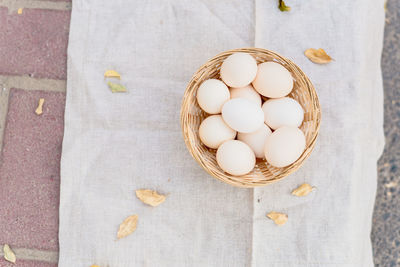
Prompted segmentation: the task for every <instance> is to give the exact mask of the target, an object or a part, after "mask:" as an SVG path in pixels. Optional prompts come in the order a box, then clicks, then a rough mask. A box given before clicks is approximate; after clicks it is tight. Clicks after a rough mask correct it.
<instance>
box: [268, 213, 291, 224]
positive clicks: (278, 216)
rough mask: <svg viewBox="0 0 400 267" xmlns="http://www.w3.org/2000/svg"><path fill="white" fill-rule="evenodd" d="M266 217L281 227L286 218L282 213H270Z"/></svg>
mask: <svg viewBox="0 0 400 267" xmlns="http://www.w3.org/2000/svg"><path fill="white" fill-rule="evenodd" d="M267 217H268V218H270V219H271V220H273V221H274V223H275V224H277V225H283V224H285V223H286V222H287V220H288V216H287V215H286V214H283V213H279V212H275V211H272V212H270V213H268V214H267Z"/></svg>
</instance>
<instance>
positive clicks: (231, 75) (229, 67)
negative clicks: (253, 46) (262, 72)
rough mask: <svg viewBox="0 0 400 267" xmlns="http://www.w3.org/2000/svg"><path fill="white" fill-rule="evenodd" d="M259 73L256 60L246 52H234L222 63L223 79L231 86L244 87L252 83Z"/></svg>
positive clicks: (221, 72) (221, 74)
mask: <svg viewBox="0 0 400 267" xmlns="http://www.w3.org/2000/svg"><path fill="white" fill-rule="evenodd" d="M256 74H257V62H256V60H255V59H254V58H253V57H252V56H250V55H249V54H246V53H234V54H232V55H230V56H229V57H227V58H226V59H225V60H224V62H223V63H222V65H221V70H220V76H221V79H222V80H223V81H224V83H226V84H227V85H228V86H230V87H244V86H246V85H248V84H250V83H251V82H252V81H253V80H254V78H255V77H256Z"/></svg>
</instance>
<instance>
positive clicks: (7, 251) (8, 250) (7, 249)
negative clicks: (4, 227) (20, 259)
mask: <svg viewBox="0 0 400 267" xmlns="http://www.w3.org/2000/svg"><path fill="white" fill-rule="evenodd" d="M3 252H4V259H6V260H7V261H9V262H12V263H15V262H16V261H17V257H16V256H15V254H14V252H13V251H12V250H11V248H10V246H9V245H7V244H5V245H4V247H3Z"/></svg>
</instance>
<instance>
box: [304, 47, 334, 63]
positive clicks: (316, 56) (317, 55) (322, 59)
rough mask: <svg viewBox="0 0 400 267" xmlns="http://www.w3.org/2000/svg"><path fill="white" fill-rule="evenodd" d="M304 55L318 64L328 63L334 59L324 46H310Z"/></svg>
mask: <svg viewBox="0 0 400 267" xmlns="http://www.w3.org/2000/svg"><path fill="white" fill-rule="evenodd" d="M304 55H305V56H306V57H308V59H309V60H311V61H312V62H314V63H317V64H328V63H329V62H331V61H332V58H331V57H330V56H329V55H328V54H327V53H326V52H325V50H324V49H322V48H319V49H315V48H309V49H307V50H306V51H304Z"/></svg>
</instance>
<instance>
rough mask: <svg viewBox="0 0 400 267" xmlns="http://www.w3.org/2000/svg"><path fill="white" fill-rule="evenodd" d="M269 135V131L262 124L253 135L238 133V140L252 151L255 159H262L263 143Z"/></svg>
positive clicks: (263, 155)
mask: <svg viewBox="0 0 400 267" xmlns="http://www.w3.org/2000/svg"><path fill="white" fill-rule="evenodd" d="M271 133H272V131H271V129H270V128H269V127H268V126H267V125H265V124H264V125H263V126H261V128H260V129H258V130H257V131H255V132H253V133H238V140H240V141H242V142H244V143H246V144H247V145H248V146H249V147H250V148H251V149H252V150H253V151H254V154H255V155H256V157H257V158H264V157H265V154H264V147H265V141H266V140H267V137H268V136H269V135H270V134H271Z"/></svg>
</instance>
